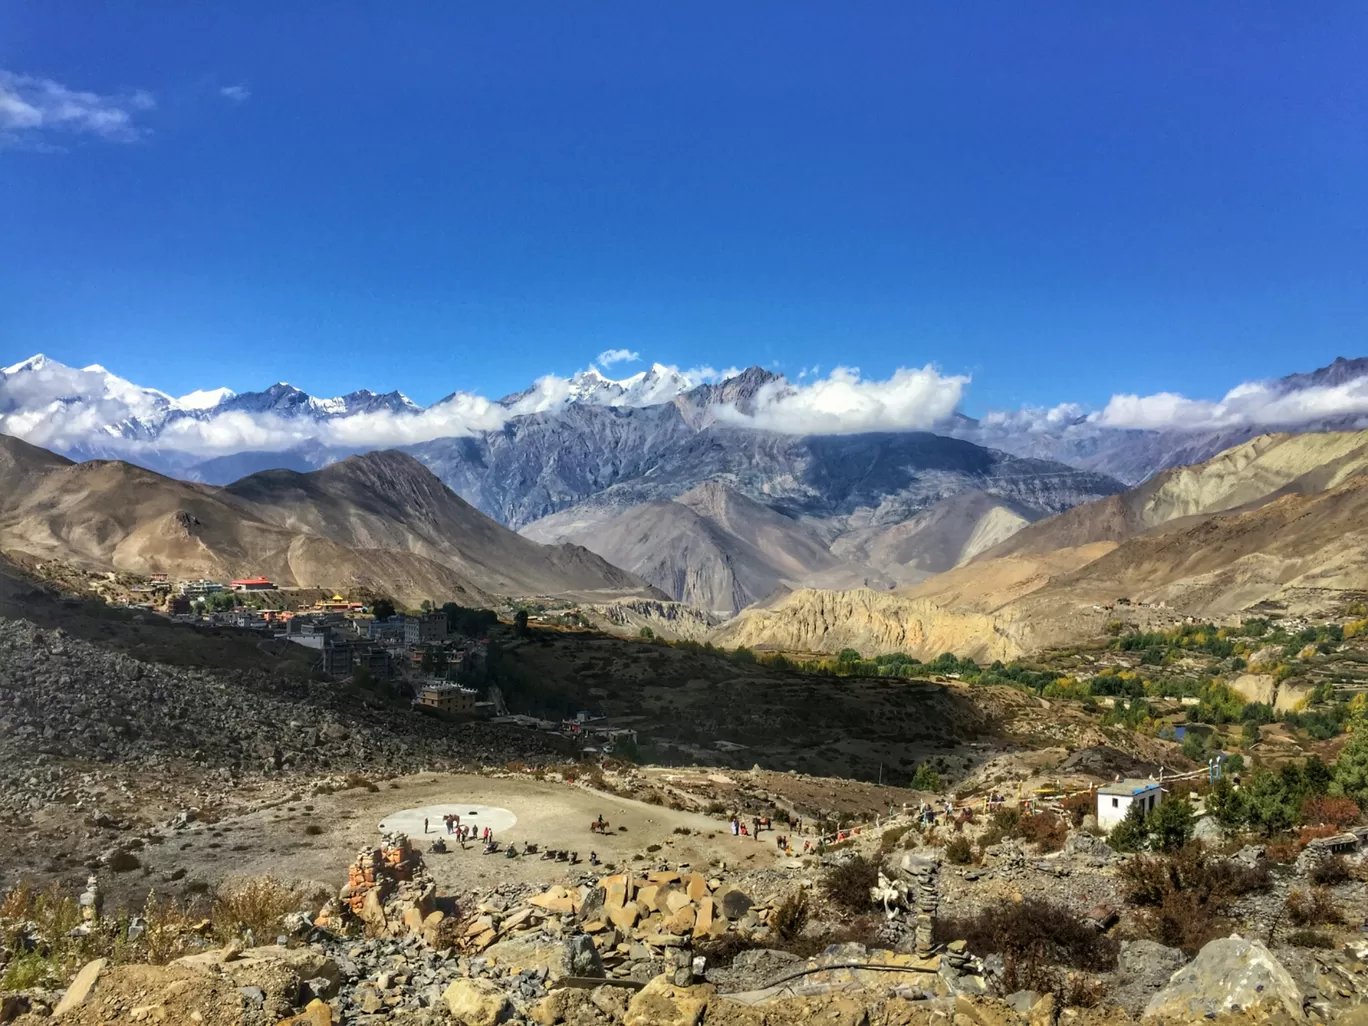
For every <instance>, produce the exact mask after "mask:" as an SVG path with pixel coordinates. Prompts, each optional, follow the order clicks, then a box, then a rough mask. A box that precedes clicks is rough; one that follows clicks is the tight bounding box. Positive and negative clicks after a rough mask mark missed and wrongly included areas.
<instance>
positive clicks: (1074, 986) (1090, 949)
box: [935, 898, 1119, 1005]
mask: <svg viewBox="0 0 1368 1026" xmlns="http://www.w3.org/2000/svg"><path fill="white" fill-rule="evenodd" d="M935 939H936V940H937V941H938V942H941V943H945V942H948V941H952V940H964V941H965V942H967V944H968V946H969V950H970V951H971V952H973V953H974V954H975V955H978V956H980V957H984V956H987V955H990V954H993V953H999V954H1001V956H1002V959H1003V964H1004V968H1003V974H1002V980H1001V988H1002V990H1003V992H1004V993H1011V992H1013V991H1017V990H1035V991H1039V992H1041V993H1046V992H1048V993H1052V994H1054V995H1055V996H1056V998H1057V999H1058V1000H1060V1001H1068V1002H1071V1003H1073V1004H1075V1005H1077V1004H1080V1003H1081V1004H1094V1003H1096V1001H1097V998H1098V997H1099V996H1100V995H1099V993H1098V992H1097V991H1096V990H1095V989H1094V988H1092V987H1090V986H1088V985H1087V983H1086V981H1082V980H1078V979H1070V978H1069V977H1068V976H1067V975H1066V974H1065V973H1064V972H1063V971H1061V970H1065V969H1074V970H1083V971H1084V972H1108V971H1110V970H1112V969H1114V968H1115V967H1116V954H1117V949H1118V947H1119V944H1118V942H1117V940H1116V939H1115V938H1112V937H1106V936H1102V935H1099V934H1098V932H1097V930H1096V929H1095V928H1094V927H1093V925H1092V924H1091V923H1090V922H1088V921H1087V920H1085V919H1083V917H1082V916H1080V915H1078V914H1077V913H1075V912H1074V911H1073V910H1072V909H1070V908H1069V907H1068V906H1066V905H1062V904H1058V903H1056V902H1052V901H1047V900H1045V899H1043V898H1027V899H1025V900H1024V901H1021V902H1013V901H1006V900H1001V901H998V902H996V903H995V904H992V905H988V906H985V907H984V908H983V909H982V910H981V911H980V912H979V913H978V914H977V915H974V916H967V917H963V918H959V917H953V916H940V917H938V918H937V919H936V924H935Z"/></svg>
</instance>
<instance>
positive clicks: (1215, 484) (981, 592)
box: [718, 432, 1368, 659]
mask: <svg viewBox="0 0 1368 1026" xmlns="http://www.w3.org/2000/svg"><path fill="white" fill-rule="evenodd" d="M1365 524H1368V432H1344V433H1328V434H1314V435H1267V436H1261V437H1259V438H1256V439H1253V440H1251V441H1249V442H1247V443H1244V444H1243V445H1240V446H1237V447H1235V448H1233V449H1231V450H1228V451H1227V452H1224V453H1222V454H1220V455H1218V456H1216V457H1215V458H1213V459H1211V460H1208V461H1207V462H1206V463H1202V464H1197V465H1194V466H1191V467H1181V468H1176V469H1174V470H1170V471H1165V472H1164V473H1163V474H1161V475H1159V476H1157V477H1156V478H1154V479H1152V480H1151V481H1149V482H1147V483H1146V484H1144V485H1141V486H1140V487H1138V488H1135V489H1132V490H1130V491H1127V492H1125V493H1123V494H1121V495H1117V496H1111V497H1108V498H1104V499H1100V500H1097V501H1095V502H1092V503H1087V504H1084V505H1080V506H1077V507H1075V508H1073V509H1070V510H1068V511H1066V512H1064V513H1061V514H1057V515H1056V516H1053V517H1051V518H1049V519H1046V520H1042V521H1040V522H1038V523H1036V524H1032V525H1030V526H1027V527H1024V528H1022V529H1021V530H1020V531H1019V532H1017V533H1015V534H1014V535H1012V536H1010V537H1008V538H1007V539H1006V540H1005V541H1003V542H1001V543H999V544H998V545H996V546H994V547H992V548H990V549H987V550H986V551H983V552H981V553H979V554H978V555H977V556H975V557H974V558H973V559H972V560H970V561H968V562H966V563H962V564H961V565H959V566H957V567H955V568H953V569H951V570H948V571H946V572H944V573H941V574H938V575H936V576H934V577H931V578H929V579H928V580H926V581H924V582H923V583H921V584H919V585H916V586H914V587H912V588H908V589H902V590H900V591H897V592H886V593H881V594H880V593H868V592H863V593H862V592H846V593H837V594H831V593H824V592H819V591H811V590H807V589H803V590H799V591H795V592H793V593H792V594H789V595H786V596H783V597H781V598H778V599H777V600H776V601H774V602H773V603H770V604H768V605H767V606H764V607H755V608H752V609H749V610H746V611H744V612H743V613H742V614H741V615H740V616H739V617H738V618H737V619H736V620H735V621H733V622H732V623H731V624H728V625H727V626H726V627H724V628H723V629H722V630H721V632H720V633H719V635H718V637H719V640H721V641H723V642H724V643H728V644H746V645H752V646H760V647H765V646H773V647H777V648H783V649H788V650H795V651H835V650H837V649H839V648H841V647H845V646H847V645H849V646H850V647H853V648H857V649H860V650H861V651H864V652H882V651H889V652H891V651H898V650H900V649H899V648H898V645H899V644H904V643H905V644H907V645H908V646H909V647H908V648H906V649H902V650H904V651H908V652H910V653H911V654H913V655H917V656H920V657H922V658H932V657H934V656H935V655H937V654H939V653H940V652H942V651H955V652H957V654H960V655H969V656H973V657H975V658H985V657H990V658H1004V659H1005V658H1011V657H1014V656H1019V655H1023V654H1026V653H1029V652H1031V651H1035V650H1038V649H1041V648H1045V647H1049V646H1051V645H1059V644H1066V643H1068V642H1069V640H1070V639H1077V638H1080V637H1088V636H1095V635H1098V634H1100V633H1101V632H1102V630H1103V628H1104V627H1105V625H1106V622H1107V619H1108V618H1109V617H1110V616H1112V615H1114V614H1112V613H1110V612H1108V610H1110V609H1111V608H1112V606H1113V605H1114V604H1115V603H1117V602H1120V601H1124V602H1125V603H1127V604H1133V605H1135V606H1143V607H1145V609H1146V610H1147V611H1148V612H1147V614H1146V615H1147V616H1149V617H1150V618H1151V619H1155V621H1156V622H1166V623H1170V624H1171V623H1172V622H1178V621H1181V620H1182V618H1183V617H1184V616H1200V617H1205V618H1216V619H1220V618H1224V617H1233V616H1239V615H1243V614H1245V613H1246V612H1247V611H1249V610H1251V609H1259V608H1262V607H1263V606H1264V605H1265V604H1268V606H1269V607H1270V608H1276V609H1277V610H1279V611H1281V612H1283V613H1290V614H1294V615H1297V614H1301V613H1311V612H1316V611H1321V610H1324V609H1326V608H1330V607H1333V606H1335V605H1336V604H1339V603H1343V602H1345V601H1348V600H1350V599H1352V598H1354V597H1356V596H1360V595H1361V594H1362V592H1363V582H1364V580H1368V577H1365V574H1368V529H1365V526H1364V525H1365ZM833 609H835V610H837V614H833V613H832V612H831V611H832V610H833ZM976 618H982V619H976ZM966 623H969V624H973V625H975V626H974V627H973V628H972V629H971V630H969V631H967V632H965V634H964V636H963V637H961V638H959V644H958V647H957V645H956V643H955V640H956V632H957V631H958V630H959V628H960V626H961V625H963V624H966ZM942 641H944V642H945V644H943V645H942V644H940V642H942Z"/></svg>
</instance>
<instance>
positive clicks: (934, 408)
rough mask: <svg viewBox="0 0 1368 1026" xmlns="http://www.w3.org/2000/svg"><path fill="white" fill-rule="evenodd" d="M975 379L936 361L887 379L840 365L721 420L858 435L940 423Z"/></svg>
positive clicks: (765, 394) (768, 390) (779, 386)
mask: <svg viewBox="0 0 1368 1026" xmlns="http://www.w3.org/2000/svg"><path fill="white" fill-rule="evenodd" d="M968 383H969V379H968V378H967V377H961V376H956V375H949V376H947V375H943V374H941V373H940V371H938V370H937V369H936V368H935V367H932V366H930V365H928V366H926V367H923V368H921V369H920V370H913V369H908V368H906V367H900V368H898V369H897V370H896V371H894V372H893V375H892V377H890V378H889V379H888V380H887V381H869V380H865V379H863V378H861V377H860V372H859V369H858V368H854V367H837V368H836V369H835V370H833V371H832V372H831V373H830V374H829V375H828V376H827V377H825V378H817V379H815V380H812V381H811V382H810V383H806V384H799V385H793V384H791V383H789V382H788V381H786V380H784V379H782V378H781V379H779V380H776V381H772V382H770V383H769V384H767V385H763V386H761V387H760V389H759V390H758V391H757V392H756V394H755V405H754V411H755V412H754V413H753V414H746V413H742V412H741V411H740V410H738V409H736V408H735V407H732V406H722V407H719V408H718V411H717V417H718V420H720V421H723V422H725V423H730V424H736V425H739V426H748V427H757V428H764V429H765V430H769V431H779V432H783V433H784V434H829V435H846V434H858V433H860V432H865V431H914V430H926V429H929V428H932V427H934V426H935V425H936V424H938V423H940V422H941V421H943V420H944V419H945V418H947V417H949V416H950V415H951V414H952V413H954V412H955V409H956V407H958V406H959V403H960V399H961V398H962V397H963V394H964V387H965V386H966V385H967V384H968Z"/></svg>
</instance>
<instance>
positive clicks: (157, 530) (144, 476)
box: [0, 436, 659, 603]
mask: <svg viewBox="0 0 1368 1026" xmlns="http://www.w3.org/2000/svg"><path fill="white" fill-rule="evenodd" d="M0 549H6V550H12V551H17V552H22V553H26V554H28V555H31V556H35V557H38V558H42V559H49V558H60V559H65V560H71V561H73V562H78V563H81V564H84V565H86V566H90V567H93V568H118V569H126V570H134V571H141V572H150V571H165V572H169V573H175V574H177V575H178V576H201V575H203V576H211V577H220V578H222V577H231V576H243V575H248V574H264V575H266V576H267V577H270V578H271V579H272V580H275V581H276V582H277V583H279V584H282V585H287V586H289V585H301V586H322V587H346V586H365V587H369V588H373V589H374V590H376V591H381V592H388V593H390V594H392V595H393V596H394V597H395V598H397V599H399V600H401V601H408V602H413V603H416V602H418V601H420V600H421V599H423V598H433V599H437V600H445V599H456V600H457V601H465V602H468V603H476V602H480V603H487V602H489V601H490V600H491V597H492V595H493V594H496V593H497V594H508V593H515V594H554V593H561V594H565V593H581V592H582V593H585V594H587V595H598V594H600V593H602V594H604V595H613V594H624V593H633V594H640V595H654V596H656V597H659V593H656V592H653V591H652V590H651V589H649V588H647V587H646V586H645V585H644V584H643V583H642V582H640V581H639V580H638V579H636V578H633V577H631V575H629V574H626V573H624V572H623V571H620V570H618V569H617V568H616V567H612V566H609V565H608V564H606V563H604V561H603V560H601V559H599V558H598V557H597V556H594V555H592V554H591V553H588V552H585V551H584V550H577V549H573V548H569V547H562V548H543V547H541V546H538V545H535V544H534V543H532V542H529V541H528V540H527V539H524V538H521V537H519V536H518V535H516V534H514V533H513V532H511V531H508V530H507V529H506V528H503V527H500V526H499V525H497V524H494V523H492V522H490V521H489V520H488V519H487V518H485V517H483V516H482V515H480V514H479V513H478V512H476V511H475V510H473V509H471V508H470V507H469V506H468V505H467V504H465V503H464V502H462V501H461V500H460V499H459V498H457V497H456V496H454V495H452V494H451V493H450V492H449V491H448V490H447V489H445V488H444V487H443V486H442V485H441V484H440V482H438V481H437V480H436V479H435V478H434V477H432V475H431V474H429V473H428V472H427V471H426V470H424V469H423V468H422V467H421V465H419V464H418V463H417V462H416V461H414V460H413V459H411V458H410V457H407V456H404V455H403V454H401V453H395V452H383V453H372V454H369V455H367V456H365V457H357V458H354V459H353V460H347V461H344V462H343V463H341V464H338V465H336V466H334V467H330V468H328V469H327V471H319V472H315V473H314V474H294V473H291V472H288V471H273V472H268V473H266V474H262V475H255V476H253V477H251V478H247V479H244V480H243V481H241V482H239V483H238V484H237V485H236V486H234V488H232V489H221V488H214V487H210V486H207V485H198V484H190V483H186V482H182V481H174V480H171V479H169V478H165V477H162V476H160V475H158V474H154V473H152V472H151V471H147V470H144V469H142V468H140V467H135V466H132V465H131V464H127V463H121V462H117V461H110V462H106V461H90V462H87V463H80V464H75V463H70V462H69V461H66V460H63V459H61V458H60V457H55V456H53V455H52V454H50V453H46V452H44V451H43V450H41V449H37V448H35V447H33V446H30V445H28V444H27V443H24V442H21V441H19V440H18V439H15V438H11V437H8V436H0Z"/></svg>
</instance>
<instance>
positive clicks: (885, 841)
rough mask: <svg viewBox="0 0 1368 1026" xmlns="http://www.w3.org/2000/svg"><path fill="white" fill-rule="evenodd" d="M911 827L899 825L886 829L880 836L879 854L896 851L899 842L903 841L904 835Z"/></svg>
mask: <svg viewBox="0 0 1368 1026" xmlns="http://www.w3.org/2000/svg"><path fill="white" fill-rule="evenodd" d="M911 829H912V828H911V827H910V826H898V827H892V828H891V829H888V830H885V831H884V832H883V835H882V836H881V837H880V838H879V854H880V855H888V854H890V853H891V852H893V851H896V850H897V847H898V842H899V841H901V840H902V839H903V837H904V835H906V834H907V832H908V831H909V830H911Z"/></svg>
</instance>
